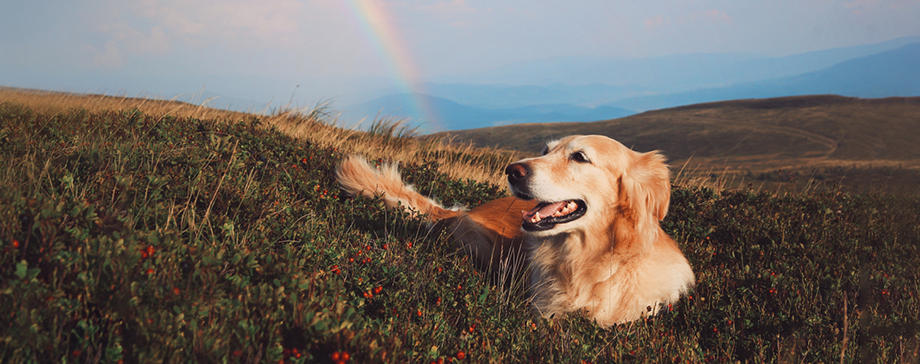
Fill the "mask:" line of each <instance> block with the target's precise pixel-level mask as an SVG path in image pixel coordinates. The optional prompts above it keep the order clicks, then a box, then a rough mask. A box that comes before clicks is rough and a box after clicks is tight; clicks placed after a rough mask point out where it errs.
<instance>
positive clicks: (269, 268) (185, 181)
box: [0, 103, 920, 363]
mask: <svg viewBox="0 0 920 364" xmlns="http://www.w3.org/2000/svg"><path fill="white" fill-rule="evenodd" d="M273 117H277V116H266V117H257V116H245V117H243V118H239V119H228V118H222V119H221V120H220V121H214V120H204V119H200V118H195V117H186V116H180V117H176V116H170V115H153V114H148V113H145V112H142V111H140V110H136V109H128V110H122V111H101V110H100V111H86V110H80V109H72V110H69V111H60V110H53V111H49V110H43V111H35V110H33V109H32V108H30V107H25V106H22V105H21V104H16V103H0V312H2V313H0V317H2V320H0V342H2V343H3V344H2V345H0V361H4V362H25V361H38V362H48V361H58V362H64V361H79V362H99V361H102V362H117V361H120V360H124V361H128V362H156V361H171V362H172V361H223V360H227V361H276V362H277V361H281V360H283V361H285V362H294V363H298V362H331V361H333V358H337V359H339V360H342V359H343V358H344V356H345V353H347V354H348V355H347V356H348V357H349V360H350V361H352V362H373V361H383V362H429V361H437V360H439V359H453V360H458V359H459V358H461V357H462V358H463V359H462V360H463V361H466V360H469V361H473V362H486V361H496V362H500V361H501V362H503V361H510V362H523V361H528V362H529V361H535V360H536V361H549V362H572V361H576V362H577V361H579V360H584V361H589V362H608V361H627V360H629V361H633V360H642V361H691V362H708V361H728V360H736V359H737V360H752V361H753V360H756V361H792V360H795V361H825V362H826V361H870V360H875V361H881V362H898V361H904V362H911V361H913V362H916V361H917V360H920V357H918V351H920V284H918V282H920V271H918V270H917V269H916V268H917V267H918V266H920V216H918V214H917V206H920V197H917V196H916V195H914V196H912V197H903V196H902V197H898V198H895V197H890V196H884V195H862V194H849V193H843V192H827V193H815V194H813V195H808V196H804V195H798V196H792V195H790V196H783V197H777V196H773V195H769V194H761V193H750V192H722V193H718V192H714V191H713V190H710V189H705V188H702V189H701V188H682V187H677V188H675V189H674V191H673V194H672V208H671V212H670V214H669V216H668V217H667V218H666V219H665V221H664V223H663V226H664V228H665V230H666V231H667V232H668V233H670V234H671V235H672V236H674V237H675V238H676V240H677V241H678V242H679V243H680V245H681V247H682V249H683V250H684V252H685V253H686V255H687V257H688V259H689V260H690V262H691V264H692V266H693V267H694V270H695V272H696V274H697V280H698V284H697V286H696V288H695V289H694V290H693V291H692V292H691V293H690V294H691V297H687V298H684V299H682V300H681V301H680V302H679V303H678V304H676V305H674V306H673V307H670V308H669V309H667V310H665V312H663V313H662V314H660V315H658V316H656V317H654V318H651V319H648V320H644V321H640V322H635V323H631V324H626V325H619V326H616V327H614V328H612V329H611V330H601V329H599V328H598V327H597V326H596V325H594V324H593V323H591V322H589V321H588V320H586V319H584V318H580V317H577V316H572V317H566V318H561V319H556V320H552V321H548V320H544V319H541V318H539V317H537V316H535V315H534V313H533V312H532V311H531V310H530V309H529V306H528V304H527V302H526V297H525V294H524V293H522V292H520V291H514V290H510V291H509V290H508V289H505V288H502V286H499V285H496V284H494V283H493V278H492V277H491V276H490V275H488V274H484V273H482V272H479V271H477V270H476V269H474V267H473V266H472V264H471V262H470V261H469V259H468V258H467V256H466V255H465V254H464V253H463V252H458V251H457V250H456V249H455V248H454V247H452V246H451V244H450V242H449V239H448V238H447V237H446V236H443V235H441V234H438V233H437V232H429V231H428V230H427V228H426V227H425V225H424V224H422V223H421V222H420V221H418V220H415V219H413V218H411V217H409V216H406V215H405V214H402V213H399V212H394V211H391V210H385V209H383V208H382V203H381V202H380V201H376V200H371V199H365V198H357V199H356V198H351V197H348V196H343V195H342V194H341V191H340V190H339V189H338V187H337V186H336V185H335V183H334V182H333V178H332V169H333V166H334V163H336V162H337V161H338V160H340V158H341V157H342V156H343V153H344V152H346V149H345V148H344V147H333V146H330V145H327V144H324V143H319V142H316V141H314V139H308V138H307V137H306V136H301V137H296V138H295V137H292V135H295V136H296V135H298V132H297V130H308V129H307V128H308V126H305V124H308V123H313V122H316V123H319V122H320V120H315V119H309V118H308V117H304V116H302V115H295V116H290V115H289V116H287V118H288V120H294V121H289V123H288V124H283V123H276V122H275V121H272V118H273ZM298 118H302V119H298ZM309 127H310V128H313V129H309V130H314V134H318V133H316V132H315V131H316V130H322V129H321V128H329V129H333V127H332V126H328V125H326V126H319V125H316V126H309ZM298 128H300V129H298ZM302 133H306V132H305V131H302ZM330 133H331V132H330ZM340 133H342V134H339V135H350V134H348V133H354V134H353V135H355V136H353V138H356V139H357V138H374V137H373V136H359V133H356V132H344V131H342V132H340ZM384 134H385V133H384ZM390 137H391V139H393V140H391V141H390V143H393V145H384V146H368V147H367V148H369V149H372V148H377V150H395V149H396V148H421V146H426V145H429V144H424V143H423V142H412V141H405V140H404V139H406V138H392V136H390ZM363 140H365V141H367V140H372V139H363ZM373 140H376V139H373ZM398 143H405V144H403V146H402V147H399V146H398V145H396V144H398ZM411 143H421V144H411ZM407 145H409V146H407ZM387 148H393V149H387ZM407 153H408V152H407ZM414 153H417V154H416V155H427V156H428V157H420V158H418V159H414V160H411V161H410V162H408V163H407V164H406V165H405V166H404V168H403V171H404V173H405V175H406V179H407V180H408V181H409V182H411V183H413V184H415V185H416V187H417V188H418V189H419V190H420V191H423V192H424V193H426V194H433V195H436V196H438V197H439V198H440V199H441V200H442V202H444V203H445V204H446V205H453V204H456V203H459V204H468V205H476V204H478V203H479V202H480V201H483V200H487V199H490V198H494V197H497V196H500V195H502V194H503V192H502V188H501V187H498V186H496V185H493V184H489V183H482V182H475V181H474V180H472V179H469V178H467V179H457V178H453V177H451V176H449V175H447V174H445V173H443V172H442V168H443V166H442V165H440V163H439V162H437V160H438V159H436V158H435V157H433V156H440V155H441V154H449V153H456V155H452V156H447V158H454V159H455V160H463V159H464V158H468V159H467V160H468V161H470V162H469V163H470V164H476V163H478V162H476V161H478V159H476V158H480V157H475V156H469V155H465V154H463V151H462V150H450V151H443V150H442V151H437V152H435V151H421V150H420V151H415V152H414ZM483 153H484V152H483ZM492 158H494V160H490V161H489V162H485V163H482V164H481V165H479V166H478V167H480V168H482V166H486V165H489V163H497V161H498V160H501V158H505V157H503V156H502V157H499V156H495V157H492Z"/></svg>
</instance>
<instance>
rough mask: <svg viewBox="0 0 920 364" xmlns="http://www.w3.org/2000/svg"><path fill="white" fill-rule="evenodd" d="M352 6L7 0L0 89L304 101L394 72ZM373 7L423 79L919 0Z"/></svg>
mask: <svg viewBox="0 0 920 364" xmlns="http://www.w3.org/2000/svg"><path fill="white" fill-rule="evenodd" d="M349 2H352V1H351V0H347V1H346V0H265V1H238V0H204V1H194V2H189V1H175V0H167V1H145V0H142V1H116V0H89V1H79V2H76V1H58V0H46V1H41V0H39V1H4V2H3V3H2V4H0V44H2V52H0V85H13V86H20V87H36V88H53V89H66V90H72V91H89V92H107V93H118V92H123V93H131V94H135V93H144V92H146V93H150V94H157V95H167V96H168V94H170V93H173V94H180V93H189V92H196V91H199V90H202V89H206V90H220V91H221V92H224V93H229V94H238V95H241V96H248V97H256V96H250V95H256V94H258V95H271V97H272V98H275V99H279V98H284V97H286V96H285V95H289V94H291V93H292V92H296V93H298V96H300V97H302V98H304V99H307V100H310V99H322V98H336V97H340V96H342V95H345V94H348V93H350V92H354V90H355V89H356V88H360V87H362V85H367V84H374V80H376V84H377V85H380V84H385V83H386V82H391V81H393V79H394V78H399V77H401V76H400V75H394V74H393V73H394V71H393V67H392V65H388V62H391V61H392V60H391V59H388V58H392V57H391V56H392V55H391V54H390V52H391V51H392V50H387V49H383V50H381V48H380V44H381V42H380V39H379V38H377V35H375V34H373V33H372V32H370V31H369V30H368V29H369V28H368V27H367V25H366V24H364V23H363V20H362V19H361V17H360V14H358V13H357V12H356V11H355V8H356V7H355V6H354V2H352V4H348V3H349ZM374 3H375V5H376V6H378V7H380V8H381V9H383V10H384V12H385V13H386V14H388V16H387V19H388V21H389V22H390V25H391V26H392V27H393V28H394V29H395V34H396V36H397V37H398V38H399V40H400V44H402V46H403V47H404V48H405V49H404V51H405V52H406V54H407V55H408V56H409V57H411V60H412V62H413V72H415V73H416V74H417V75H418V76H419V78H420V79H423V80H452V81H456V80H463V79H464V77H465V75H469V74H475V73H477V72H483V71H488V70H492V69H496V68H500V67H503V66H507V65H513V64H516V63H519V62H525V61H529V60H536V59H548V58H553V57H573V56H574V57H600V58H643V57H654V56H662V55H671V54H686V53H752V54H760V55H774V56H780V55H787V54H793V53H798V52H804V51H810V50H817V49H825V48H834V47H841V46H849V45H858V44H866V43H872V42H879V41H884V40H889V39H892V38H897V37H902V36H916V35H920V21H917V19H920V0H887V1H886V0H794V1H789V0H772V1H739V0H701V1H687V0H663V1H614V0H586V1H578V2H561V1H534V0H529V1H520V0H509V1H477V0H427V1H422V0H379V1H374ZM388 80H389V81H388ZM297 85H300V86H297ZM254 89H260V90H262V91H260V93H252V92H250V93H249V94H247V93H246V92H247V91H252V90H254ZM263 97H264V96H263Z"/></svg>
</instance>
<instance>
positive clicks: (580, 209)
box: [521, 200, 588, 231]
mask: <svg viewBox="0 0 920 364" xmlns="http://www.w3.org/2000/svg"><path fill="white" fill-rule="evenodd" d="M587 210H588V207H587V205H586V204H585V202H584V201H583V200H565V201H557V202H540V203H538V204H537V206H536V207H534V208H533V209H531V210H530V211H522V212H521V215H522V218H523V222H522V224H521V227H523V228H524V230H526V231H544V230H549V229H552V228H553V227H555V226H556V225H557V224H562V223H567V222H570V221H573V220H576V219H578V218H580V217H582V216H584V214H585V212H586V211H587Z"/></svg>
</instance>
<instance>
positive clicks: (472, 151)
mask: <svg viewBox="0 0 920 364" xmlns="http://www.w3.org/2000/svg"><path fill="white" fill-rule="evenodd" d="M0 102H12V103H18V104H23V105H25V106H28V107H29V108H31V109H33V110H35V111H36V112H40V113H61V112H67V111H68V110H71V109H86V110H88V111H90V112H103V111H120V110H125V109H137V110H140V111H141V112H144V113H145V114H148V115H151V116H153V117H163V116H175V117H180V118H197V119H213V120H222V121H238V120H248V119H251V118H258V119H259V120H261V121H262V123H263V125H268V126H273V127H275V128H277V129H278V130H280V131H281V132H283V133H286V134H288V135H290V136H292V137H294V138H296V139H300V140H305V141H309V142H310V143H313V144H315V145H319V146H324V147H331V148H335V149H336V150H337V151H339V152H342V153H349V154H351V153H357V154H361V155H364V156H366V157H368V158H369V159H385V160H395V161H399V162H402V163H408V162H413V163H415V162H418V161H434V162H437V163H438V164H439V170H440V171H441V172H442V173H445V174H447V175H449V176H450V177H452V178H457V179H472V180H475V181H479V182H488V183H492V184H495V185H497V186H504V185H505V178H504V175H503V170H504V167H505V166H506V165H507V164H508V163H510V162H511V161H514V160H516V159H518V158H519V157H520V153H518V152H514V151H508V150H502V149H496V148H477V147H473V146H472V145H471V144H460V143H453V142H452V141H450V140H446V139H427V138H426V139H420V138H414V137H413V136H414V135H415V130H414V129H412V128H411V127H407V126H406V124H405V123H403V122H402V121H400V120H386V119H378V120H375V121H373V122H372V123H371V125H370V126H369V129H368V131H367V132H364V131H355V130H350V129H346V128H342V127H339V126H337V120H336V119H335V118H334V117H333V116H332V115H330V113H328V112H327V109H326V108H325V106H324V105H318V106H316V107H314V108H311V109H303V110H292V109H286V110H281V111H277V112H273V113H271V114H269V115H263V114H251V113H243V112H237V111H229V110H221V109H215V108H210V107H207V106H205V105H194V104H190V103H186V102H180V101H175V100H157V99H149V98H136V97H124V96H110V95H90V94H76V93H65V92H52V91H42V90H30V89H19V88H9V87H0Z"/></svg>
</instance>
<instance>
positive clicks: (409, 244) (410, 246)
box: [406, 241, 412, 249]
mask: <svg viewBox="0 0 920 364" xmlns="http://www.w3.org/2000/svg"><path fill="white" fill-rule="evenodd" d="M406 246H408V247H409V249H412V242H411V241H410V242H409V243H408V244H406Z"/></svg>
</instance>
